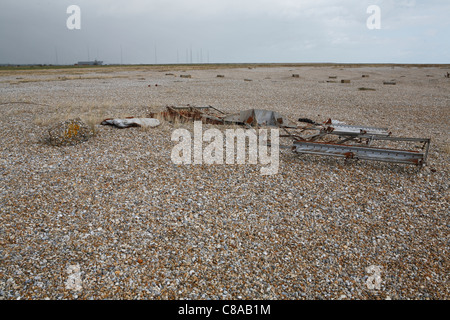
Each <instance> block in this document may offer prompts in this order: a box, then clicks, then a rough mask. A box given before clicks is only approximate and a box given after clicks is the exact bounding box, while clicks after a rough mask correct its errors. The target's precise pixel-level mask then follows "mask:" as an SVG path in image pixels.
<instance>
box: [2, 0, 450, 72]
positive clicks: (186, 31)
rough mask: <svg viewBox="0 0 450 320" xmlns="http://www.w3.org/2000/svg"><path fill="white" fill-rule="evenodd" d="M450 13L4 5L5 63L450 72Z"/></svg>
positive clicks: (162, 1)
mask: <svg viewBox="0 0 450 320" xmlns="http://www.w3.org/2000/svg"><path fill="white" fill-rule="evenodd" d="M70 5H77V6H79V8H80V9H81V15H80V27H81V28H80V29H79V30H77V29H74V30H69V29H68V28H67V25H66V21H67V19H68V18H69V16H70V14H68V13H67V12H66V11H67V8H68V7H69V6H70ZM370 5H377V6H378V7H379V8H380V10H381V14H380V18H381V19H380V27H381V28H380V29H369V28H368V27H367V20H368V18H369V17H370V16H371V13H367V8H368V7H369V6H370ZM449 13H450V1H449V0H384V1H383V0H334V1H333V0H91V1H88V0H69V1H66V0H48V1H45V0H1V1H0V43H1V45H0V63H12V64H26V63H42V64H56V63H59V64H73V63H76V62H77V61H81V60H88V59H90V60H94V59H98V60H103V61H104V63H107V64H110V63H121V62H122V63H129V64H139V63H145V64H153V63H186V62H188V63H189V62H191V61H192V62H193V63H201V62H202V63H207V62H210V63H240V62H248V63H259V62H292V63H295V62H342V63H450V41H449V40H450V36H449V35H450V16H449ZM191 57H192V58H191Z"/></svg>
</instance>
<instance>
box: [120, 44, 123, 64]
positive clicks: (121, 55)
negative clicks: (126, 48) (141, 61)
mask: <svg viewBox="0 0 450 320" xmlns="http://www.w3.org/2000/svg"><path fill="white" fill-rule="evenodd" d="M120 64H123V54H122V46H120Z"/></svg>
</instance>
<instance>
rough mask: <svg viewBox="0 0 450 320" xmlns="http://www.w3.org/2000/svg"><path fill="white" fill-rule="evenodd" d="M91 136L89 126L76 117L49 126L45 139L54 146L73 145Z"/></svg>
mask: <svg viewBox="0 0 450 320" xmlns="http://www.w3.org/2000/svg"><path fill="white" fill-rule="evenodd" d="M92 136H93V132H92V130H91V128H90V127H89V126H88V125H87V124H86V123H84V122H83V121H82V120H81V119H80V118H76V119H69V120H66V121H63V122H59V123H57V124H55V125H53V126H51V127H50V128H49V129H48V137H47V141H48V143H49V144H51V145H54V146H73V145H76V144H79V143H82V142H85V141H88V140H89V139H90V138H91V137H92Z"/></svg>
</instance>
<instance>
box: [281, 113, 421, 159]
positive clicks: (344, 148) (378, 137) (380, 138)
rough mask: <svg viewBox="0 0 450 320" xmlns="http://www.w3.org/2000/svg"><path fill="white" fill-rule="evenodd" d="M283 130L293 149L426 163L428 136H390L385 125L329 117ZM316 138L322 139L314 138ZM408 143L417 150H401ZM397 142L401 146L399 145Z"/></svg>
mask: <svg viewBox="0 0 450 320" xmlns="http://www.w3.org/2000/svg"><path fill="white" fill-rule="evenodd" d="M299 120H300V119H299ZM304 122H305V123H308V121H304ZM284 130H285V132H286V133H287V134H286V135H283V136H285V137H291V138H292V139H293V146H292V150H293V151H294V152H297V153H305V154H315V155H324V156H335V157H343V158H345V159H356V160H374V161H386V162H396V163H403V164H414V165H420V166H423V165H425V164H426V161H427V157H428V150H429V147H430V139H428V138H404V137H393V136H392V132H390V131H389V130H388V128H378V127H369V126H354V125H347V124H343V123H341V122H335V121H333V120H331V119H329V120H327V121H325V122H324V123H323V124H317V123H315V122H313V121H310V123H308V124H306V125H304V126H299V127H297V130H295V131H294V132H293V131H289V130H288V129H287V128H284ZM319 139H320V140H322V141H317V140H319ZM375 144H376V145H375ZM383 144H387V145H383ZM408 144H409V145H411V144H414V148H415V149H416V150H411V149H404V148H405V147H406V145H408ZM417 144H420V146H417ZM396 145H400V148H399V147H398V146H396Z"/></svg>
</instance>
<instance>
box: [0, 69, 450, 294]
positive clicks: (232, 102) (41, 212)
mask: <svg viewBox="0 0 450 320" xmlns="http://www.w3.org/2000/svg"><path fill="white" fill-rule="evenodd" d="M448 71H450V67H449V66H431V67H423V66H389V65H385V66H383V65H379V66H364V65H359V66H351V65H303V66H302V65H267V66H265V65H257V66H256V65H251V66H244V65H242V66H234V67H233V66H220V65H217V66H214V65H211V66H153V67H152V66H130V67H125V66H123V67H98V68H83V69H81V68H80V69H77V68H73V69H60V70H58V69H49V70H24V71H12V70H5V71H0V113H1V117H0V125H1V130H0V298H1V299H268V300H270V299H419V300H422V299H449V298H450V294H449V288H450V286H449V271H450V265H449V227H450V221H449V200H450V194H449V169H450V165H449V160H450V141H449V127H450V120H449V119H450V79H448V78H445V77H444V74H446V73H447V72H448ZM182 74H190V75H191V78H184V77H183V78H181V77H180V75H182ZM219 74H220V75H223V76H224V77H217V75H219ZM293 74H298V75H299V77H298V78H296V77H292V75H293ZM362 75H368V77H362ZM330 77H331V78H330ZM334 77H336V78H334ZM341 79H348V80H350V83H340V80H341ZM249 80H251V81H249ZM392 80H395V82H396V85H384V84H383V82H384V81H392ZM156 84H157V86H155V85H156ZM359 88H370V89H374V90H360V89H359ZM186 104H191V105H197V106H201V105H212V106H214V107H216V108H219V109H221V110H223V111H225V112H227V113H232V112H237V111H240V110H245V109H250V108H255V109H268V110H275V111H278V112H280V113H282V114H284V115H286V116H287V117H289V118H291V119H292V120H297V119H298V118H300V117H303V118H310V119H313V120H315V121H318V122H321V121H325V120H327V119H328V118H332V119H336V120H340V121H344V122H346V123H347V124H354V125H369V126H378V127H387V128H389V129H390V130H391V131H392V133H393V135H395V136H404V137H419V138H431V147H430V152H429V158H428V165H427V166H425V167H424V168H422V169H418V168H417V167H415V166H408V165H402V164H393V163H380V162H371V161H358V162H353V161H345V160H343V159H340V158H331V157H319V156H312V155H298V154H294V153H293V152H292V151H291V150H290V149H282V150H280V164H279V170H278V173H277V174H275V175H270V176H263V175H261V174H260V168H261V165H260V164H256V165H253V164H244V165H237V164H235V165H225V164H224V165H217V164H215V165H176V164H173V163H172V161H171V157H170V156H171V150H172V148H173V147H174V145H175V143H174V142H172V141H171V134H172V132H173V131H174V130H175V129H177V128H187V129H188V130H192V128H193V124H192V123H186V124H179V123H169V122H163V123H162V124H161V125H160V126H159V127H156V128H151V129H143V128H128V129H117V128H114V127H110V126H101V125H99V124H100V122H101V120H103V119H104V118H108V117H124V116H146V115H148V114H149V113H150V112H152V111H158V110H162V109H164V107H165V106H166V105H186ZM75 117H80V118H82V119H83V120H84V121H85V122H87V123H89V125H90V126H92V128H93V129H94V130H95V136H94V137H93V138H92V139H90V140H89V141H87V142H85V143H82V144H79V145H76V146H68V147H55V146H50V145H48V144H46V143H45V139H44V137H45V134H46V132H47V128H48V126H50V125H51V124H52V123H55V122H58V121H61V120H65V119H69V118H75ZM211 127H213V126H212V125H204V129H207V128H211ZM218 128H219V129H221V128H220V126H218ZM221 130H224V128H222V129H221ZM74 266H77V267H79V273H76V274H73V273H72V272H74V271H73V270H78V269H76V268H75V269H74ZM370 266H377V267H379V268H380V272H379V274H373V273H372V272H371V271H369V270H367V268H368V267H370ZM73 277H75V278H76V279H77V281H78V282H77V285H73V284H74V282H71V279H72V280H73V279H74V278H73ZM374 279H378V280H380V282H379V287H378V288H377V287H375V288H373V287H371V286H370V285H368V284H370V283H373V282H372V281H373V280H374Z"/></svg>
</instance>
